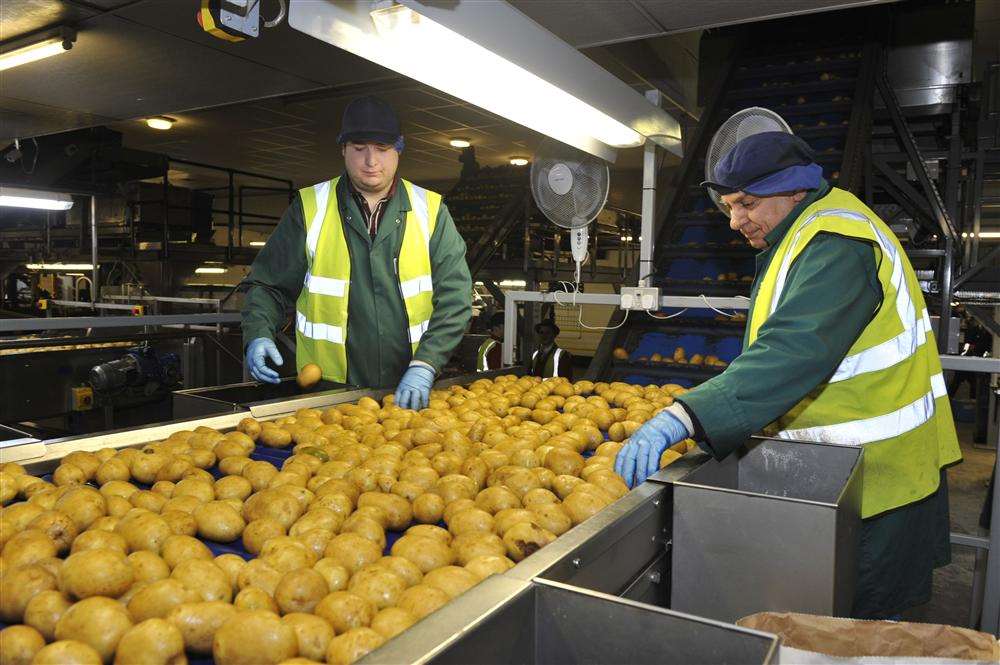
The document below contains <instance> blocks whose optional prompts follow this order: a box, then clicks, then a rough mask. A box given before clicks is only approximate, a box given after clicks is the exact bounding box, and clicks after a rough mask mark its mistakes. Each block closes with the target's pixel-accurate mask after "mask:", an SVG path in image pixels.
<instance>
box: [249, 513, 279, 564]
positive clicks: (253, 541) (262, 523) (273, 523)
mask: <svg viewBox="0 0 1000 665" xmlns="http://www.w3.org/2000/svg"><path fill="white" fill-rule="evenodd" d="M284 535H285V527H284V526H283V525H282V524H281V522H279V521H278V520H276V519H272V518H270V517H262V518H261V519H257V520H254V521H252V522H250V523H249V524H247V525H246V528H244V529H243V548H244V549H246V551H247V552H249V553H250V554H254V555H256V554H260V551H261V550H262V549H263V548H264V543H266V542H267V541H269V540H271V539H272V538H276V537H278V536H284Z"/></svg>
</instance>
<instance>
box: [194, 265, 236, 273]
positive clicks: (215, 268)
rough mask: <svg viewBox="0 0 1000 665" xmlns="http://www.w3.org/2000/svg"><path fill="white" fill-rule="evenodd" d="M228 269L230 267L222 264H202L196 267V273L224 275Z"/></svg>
mask: <svg viewBox="0 0 1000 665" xmlns="http://www.w3.org/2000/svg"><path fill="white" fill-rule="evenodd" d="M228 271H229V268H224V267H222V266H201V267H200V268H195V269H194V272H195V274H196V275H222V274H224V273H226V272H228Z"/></svg>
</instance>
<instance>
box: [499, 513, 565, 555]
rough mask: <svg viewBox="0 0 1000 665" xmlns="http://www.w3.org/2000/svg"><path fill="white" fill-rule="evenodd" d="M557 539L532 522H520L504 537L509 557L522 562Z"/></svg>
mask: <svg viewBox="0 0 1000 665" xmlns="http://www.w3.org/2000/svg"><path fill="white" fill-rule="evenodd" d="M555 539H556V536H555V534H553V533H552V532H551V531H547V530H546V529H543V528H541V527H539V526H535V525H534V524H531V523H530V522H519V523H517V524H515V525H514V526H512V527H511V528H510V529H509V530H508V531H507V533H506V534H505V535H504V537H503V542H504V545H505V546H506V547H507V556H508V557H510V558H511V559H512V560H513V561H520V560H522V559H524V558H525V557H528V556H531V555H532V554H534V553H535V552H537V551H538V550H540V549H541V548H543V547H545V546H546V545H548V544H549V543H551V542H552V541H553V540H555Z"/></svg>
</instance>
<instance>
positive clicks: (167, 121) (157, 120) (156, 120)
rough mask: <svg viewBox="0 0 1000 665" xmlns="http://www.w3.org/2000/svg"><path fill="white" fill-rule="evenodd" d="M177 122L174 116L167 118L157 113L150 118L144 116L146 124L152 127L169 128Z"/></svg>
mask: <svg viewBox="0 0 1000 665" xmlns="http://www.w3.org/2000/svg"><path fill="white" fill-rule="evenodd" d="M175 122H177V120H176V119H175V118H168V117H167V116H165V115H157V116H154V117H152V118H146V125H147V126H149V127H150V128H152V129H161V130H162V129H170V128H171V127H173V126H174V123H175Z"/></svg>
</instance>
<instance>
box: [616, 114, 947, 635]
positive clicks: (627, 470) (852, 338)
mask: <svg viewBox="0 0 1000 665" xmlns="http://www.w3.org/2000/svg"><path fill="white" fill-rule="evenodd" d="M703 184H704V185H705V186H707V187H711V188H712V189H713V190H715V191H716V192H717V193H718V194H719V195H720V197H721V200H722V202H723V204H724V205H725V206H726V208H727V210H728V212H729V215H730V227H731V228H732V229H733V230H734V231H738V232H739V233H740V234H742V235H743V236H744V237H745V238H746V239H747V242H748V243H749V244H750V245H751V246H753V247H754V248H755V249H758V250H760V252H759V253H758V254H757V257H756V264H757V270H756V279H755V280H754V284H753V290H752V292H751V305H750V311H749V312H748V321H747V330H746V333H745V336H744V341H743V353H742V354H741V355H740V356H739V357H738V358H736V359H735V360H734V361H733V362H732V363H731V364H730V365H729V367H728V368H727V369H726V371H725V372H723V373H722V374H720V375H718V376H716V377H714V378H712V379H710V380H709V381H706V382H705V383H703V384H701V385H699V386H697V387H696V388H694V389H692V390H691V391H689V392H688V393H686V394H684V395H683V396H681V397H679V398H678V400H677V401H676V402H675V403H674V404H673V405H671V406H669V407H667V408H666V409H664V410H663V411H661V412H660V413H658V414H657V415H656V416H655V417H654V418H652V419H651V420H650V421H648V422H647V423H646V424H645V425H643V427H641V428H640V429H639V430H638V431H637V432H636V433H635V435H633V436H632V437H631V439H630V441H629V443H628V444H627V445H626V446H625V447H624V448H623V449H622V451H621V453H619V455H618V457H617V459H616V462H615V466H616V470H617V471H618V472H619V473H621V474H622V475H623V476H624V477H625V479H626V480H627V481H628V482H629V483H630V484H631V485H633V486H634V485H635V484H637V483H639V482H642V481H643V480H644V479H645V478H646V477H647V476H648V475H650V474H651V473H654V472H655V471H656V470H657V468H658V461H659V457H660V455H661V454H662V453H663V451H664V449H666V448H667V447H668V446H670V445H673V444H674V443H677V442H678V441H680V440H682V439H684V438H686V437H693V438H694V439H695V440H696V441H698V442H699V445H700V446H701V447H702V449H703V450H705V451H706V452H708V453H710V454H712V455H714V456H715V457H716V458H717V459H722V458H724V457H725V456H727V455H729V454H730V453H731V452H733V451H734V450H736V449H737V448H739V447H740V446H742V445H743V444H744V443H745V442H746V440H747V438H748V437H750V435H752V434H754V433H756V432H759V431H761V430H763V431H764V433H766V434H767V435H769V436H773V437H778V438H783V439H788V440H793V441H817V442H824V443H831V444H837V445H844V446H862V447H863V448H864V455H863V469H862V491H861V516H862V518H863V521H862V529H861V534H860V553H859V558H858V579H857V586H856V595H855V603H854V609H853V615H854V616H856V617H860V618H885V617H893V616H896V615H898V614H899V613H900V612H901V611H902V610H904V609H906V608H908V607H912V606H914V605H917V604H920V603H923V602H926V601H927V600H929V598H930V592H931V578H932V572H933V569H934V568H935V567H937V566H941V565H944V564H945V563H947V562H948V561H949V559H950V548H949V534H948V532H949V524H948V490H947V482H946V475H945V471H944V468H945V467H946V466H948V465H950V464H953V463H955V462H957V461H959V460H960V459H961V453H960V451H959V447H958V441H957V437H956V434H955V425H954V421H953V420H952V416H951V407H950V405H949V402H948V397H947V392H946V390H945V384H944V379H943V377H942V374H941V363H940V359H939V357H938V353H937V346H936V344H935V342H934V335H933V333H932V332H931V329H930V319H929V317H928V314H927V306H926V304H925V303H924V298H923V294H922V293H921V291H920V285H919V283H918V282H917V279H916V276H915V274H914V272H913V268H912V266H911V265H910V263H909V261H908V259H907V257H906V255H905V253H904V252H903V248H902V247H901V246H900V244H899V242H898V241H897V240H896V237H895V235H894V234H893V232H892V231H891V230H890V229H889V228H888V227H887V226H886V225H885V223H884V222H883V221H882V220H881V219H879V218H878V216H877V215H876V214H875V213H874V212H873V211H872V210H871V209H870V208H868V207H867V206H866V205H865V204H864V203H862V202H861V201H860V200H858V199H857V198H856V197H855V196H854V195H852V194H851V193H849V192H846V191H844V190H841V189H837V188H836V187H831V186H830V185H829V184H828V183H827V182H826V181H825V180H824V179H823V177H822V170H821V168H820V167H819V165H817V164H816V163H815V160H814V157H813V154H812V151H811V150H810V149H809V147H808V146H807V145H806V143H805V142H804V141H802V139H800V138H798V137H796V136H794V135H792V134H788V133H785V132H764V133H759V134H755V135H752V136H749V137H747V138H745V139H743V140H741V141H739V142H738V143H737V144H736V146H735V147H734V148H733V149H732V150H731V151H730V152H728V153H727V154H726V155H724V156H723V158H722V159H721V160H720V161H719V163H718V164H717V165H716V167H715V177H714V179H713V180H711V181H706V182H705V183H703Z"/></svg>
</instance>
